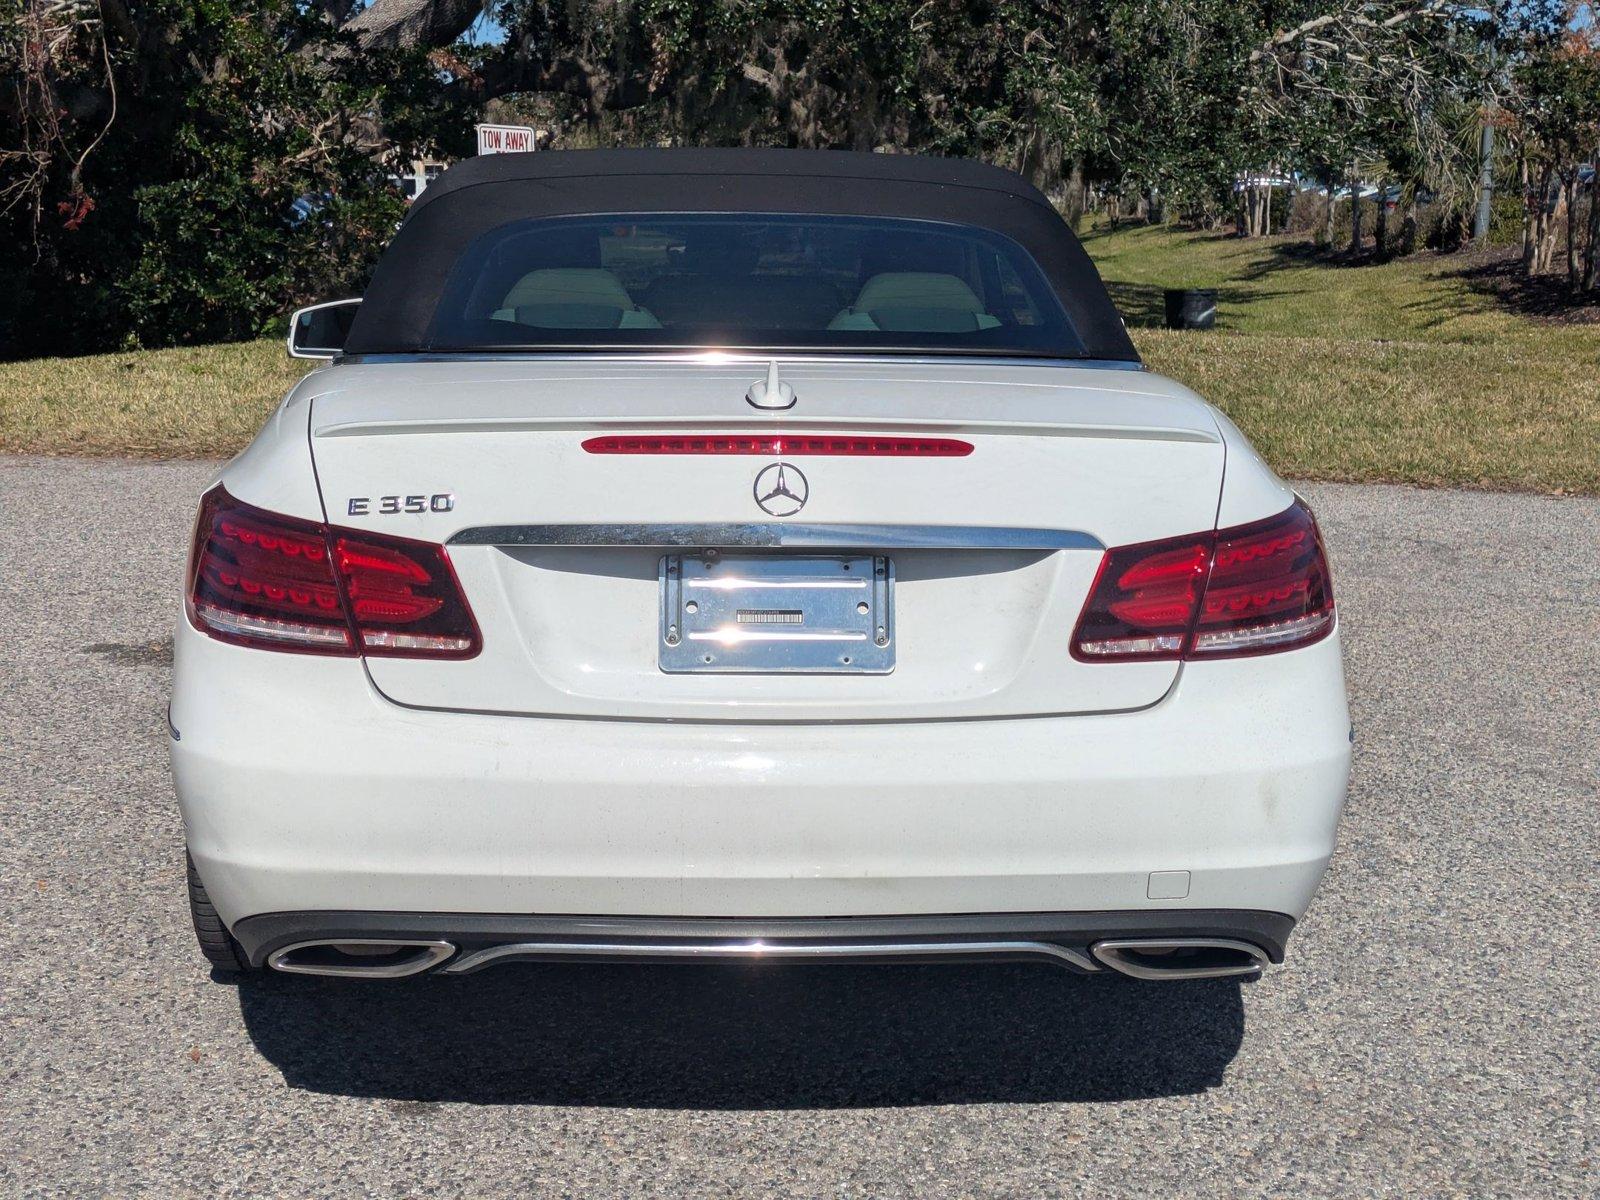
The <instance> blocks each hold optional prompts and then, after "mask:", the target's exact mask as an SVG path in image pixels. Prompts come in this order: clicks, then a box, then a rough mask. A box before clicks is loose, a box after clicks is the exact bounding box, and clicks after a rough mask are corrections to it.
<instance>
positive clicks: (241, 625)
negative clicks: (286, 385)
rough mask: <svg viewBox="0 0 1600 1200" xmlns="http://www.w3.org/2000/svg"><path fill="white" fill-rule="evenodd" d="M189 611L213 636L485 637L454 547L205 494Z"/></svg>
mask: <svg viewBox="0 0 1600 1200" xmlns="http://www.w3.org/2000/svg"><path fill="white" fill-rule="evenodd" d="M188 609H189V618H190V620H191V621H193V622H194V624H195V625H196V627H198V628H200V629H202V630H204V631H205V632H206V633H209V634H210V635H211V636H212V637H215V638H218V639H220V640H222V641H225V642H235V643H238V644H240V645H246V646H258V647H263V648H266V649H273V650H291V651H298V652H300V653H304V654H345V655H353V654H370V655H392V656H404V657H411V658H470V657H471V656H472V655H474V654H476V653H477V652H478V649H479V647H480V645H481V642H480V639H479V636H478V627H477V624H476V622H475V621H474V620H473V619H472V610H471V609H470V608H468V607H467V601H466V597H465V596H463V595H462V593H461V585H460V583H459V582H458V581H457V580H456V575H455V571H454V570H453V569H452V568H451V566H450V560H449V558H448V557H447V556H446V554H445V551H444V547H443V546H438V545H434V544H433V543H431V542H417V541H412V540H410V539H409V538H396V537H387V536H384V535H381V534H372V533H365V532H360V531H355V530H347V529H337V528H330V527H329V526H326V525H323V524H321V523H320V522H314V521H302V520H299V519H298V518H295V517H285V516H280V515H279V514H277V513H269V512H265V511H263V510H262V509H259V508H255V507H253V506H251V505H248V504H243V503H241V502H240V501H238V500H235V499H234V498H233V497H232V496H230V495H228V493H227V492H226V491H224V490H223V489H222V488H221V487H217V488H213V489H212V490H211V491H210V492H208V493H206V495H205V498H204V499H203V500H202V501H201V502H200V517H199V520H198V521H197V522H196V525H195V537H194V548H193V551H192V553H191V555H190V559H189V591H188Z"/></svg>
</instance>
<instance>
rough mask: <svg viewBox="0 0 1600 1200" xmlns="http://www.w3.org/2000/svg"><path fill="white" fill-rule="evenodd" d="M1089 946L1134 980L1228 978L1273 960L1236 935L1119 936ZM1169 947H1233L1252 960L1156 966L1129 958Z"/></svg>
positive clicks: (1258, 969)
mask: <svg viewBox="0 0 1600 1200" xmlns="http://www.w3.org/2000/svg"><path fill="white" fill-rule="evenodd" d="M1089 949H1090V952H1091V953H1093V954H1094V956H1095V958H1096V959H1098V960H1099V961H1100V962H1102V963H1104V964H1105V965H1106V966H1108V967H1110V968H1111V969H1112V970H1113V971H1120V972H1122V974H1124V975H1131V976H1132V977H1133V978H1134V979H1224V978H1228V977H1230V976H1239V975H1258V974H1260V973H1261V971H1263V970H1264V969H1265V968H1266V967H1267V966H1268V964H1269V963H1270V962H1271V959H1269V958H1268V957H1267V952H1266V951H1265V950H1263V949H1261V947H1259V946H1253V945H1251V944H1250V943H1249V942H1240V941H1235V940H1234V939H1232V938H1118V939H1115V940H1112V941H1103V942H1096V943H1095V944H1094V945H1093V946H1091V947H1089ZM1167 950H1233V951H1237V952H1238V953H1240V954H1244V955H1247V956H1248V957H1249V959H1250V961H1249V962H1248V963H1238V964H1235V965H1233V966H1217V967H1153V966H1150V965H1148V964H1146V963H1142V962H1135V961H1132V960H1130V959H1129V958H1127V957H1126V956H1127V954H1128V953H1129V952H1134V953H1137V952H1139V951H1155V952H1157V953H1159V952H1162V951H1167Z"/></svg>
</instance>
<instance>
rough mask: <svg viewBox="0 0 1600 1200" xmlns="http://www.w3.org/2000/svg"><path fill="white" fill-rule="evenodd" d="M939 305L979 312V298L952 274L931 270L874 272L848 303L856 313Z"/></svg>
mask: <svg viewBox="0 0 1600 1200" xmlns="http://www.w3.org/2000/svg"><path fill="white" fill-rule="evenodd" d="M908 306H910V307H915V308H942V309H950V310H954V311H956V312H968V313H981V312H983V311H984V307H983V301H981V300H979V299H978V297H977V294H976V293H974V292H973V290H972V289H971V288H969V287H968V286H967V285H966V284H964V283H962V282H961V280H959V279H957V278H956V277H955V276H954V275H944V274H941V273H938V272H935V271H887V272H885V273H884V274H882V275H874V276H873V277H872V278H871V279H869V280H867V282H866V283H865V284H863V285H862V287H861V294H860V295H859V296H857V297H856V302H855V303H854V304H853V305H851V307H852V308H854V309H855V310H856V312H871V311H873V310H874V309H879V308H904V307H908Z"/></svg>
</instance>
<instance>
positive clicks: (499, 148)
mask: <svg viewBox="0 0 1600 1200" xmlns="http://www.w3.org/2000/svg"><path fill="white" fill-rule="evenodd" d="M537 148H538V142H536V141H535V140H534V136H533V130H532V129H531V128H530V127H529V126H527V125H479V126H478V153H479V154H527V153H528V152H530V151H532V150H535V149H537Z"/></svg>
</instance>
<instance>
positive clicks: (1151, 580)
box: [1072, 500, 1333, 662]
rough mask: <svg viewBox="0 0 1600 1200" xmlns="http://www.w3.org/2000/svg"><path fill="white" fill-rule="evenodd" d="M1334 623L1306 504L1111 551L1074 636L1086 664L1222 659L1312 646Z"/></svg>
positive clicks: (1318, 546)
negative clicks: (1228, 526)
mask: <svg viewBox="0 0 1600 1200" xmlns="http://www.w3.org/2000/svg"><path fill="white" fill-rule="evenodd" d="M1332 628H1333V584H1332V581H1331V579H1330V578H1329V575H1328V561H1327V556H1326V555H1325V554H1324V552H1323V548H1322V539H1321V537H1320V536H1319V535H1318V532H1317V523H1316V520H1315V519H1314V518H1313V517H1312V515H1311V510H1310V509H1308V508H1307V507H1306V506H1305V505H1304V504H1302V503H1300V502H1299V501H1298V500H1297V501H1296V502H1295V503H1294V504H1292V505H1290V506H1289V507H1288V508H1287V509H1285V510H1284V511H1283V512H1281V513H1279V514H1278V515H1277V516H1275V517H1269V518H1268V519H1266V520H1265V521H1256V522H1254V523H1252V524H1249V525H1239V526H1235V527H1233V528H1231V529H1222V530H1218V531H1216V532H1214V533H1203V534H1195V535H1192V536H1189V537H1181V538H1168V539H1164V540H1162V541H1159V542H1144V543H1141V544H1140V545H1137V546H1121V547H1118V548H1117V549H1114V550H1108V551H1107V552H1106V556H1105V558H1104V560H1103V561H1102V562H1101V564H1100V573H1099V574H1098V575H1097V576H1096V577H1095V582H1094V587H1093V588H1092V589H1091V590H1090V594H1089V601H1088V603H1087V604H1086V605H1085V606H1084V610H1083V616H1082V617H1080V618H1079V620H1078V628H1077V631H1076V632H1075V633H1074V634H1073V638H1072V653H1073V656H1074V657H1075V658H1078V659H1082V660H1084V661H1086V662H1129V661H1150V660H1159V659H1176V658H1190V659H1193V658H1221V657H1226V656H1229V655H1242V654H1263V653H1267V652H1269V651H1273V650H1289V649H1292V648H1294V647H1296V646H1304V645H1308V644H1309V643H1311V642H1314V641H1317V640H1318V639H1320V638H1322V637H1325V636H1326V635H1327V633H1328V631H1329V630H1330V629H1332Z"/></svg>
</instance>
